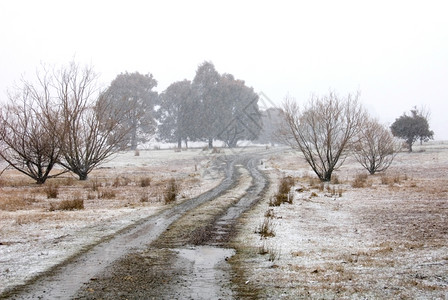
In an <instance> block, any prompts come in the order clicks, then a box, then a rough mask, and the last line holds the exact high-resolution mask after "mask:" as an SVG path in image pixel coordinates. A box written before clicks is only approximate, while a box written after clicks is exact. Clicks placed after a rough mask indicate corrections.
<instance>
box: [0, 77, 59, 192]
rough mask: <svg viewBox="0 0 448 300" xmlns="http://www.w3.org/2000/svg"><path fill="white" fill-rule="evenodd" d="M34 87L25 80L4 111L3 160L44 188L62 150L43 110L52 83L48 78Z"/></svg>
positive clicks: (0, 125) (0, 113)
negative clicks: (43, 185)
mask: <svg viewBox="0 0 448 300" xmlns="http://www.w3.org/2000/svg"><path fill="white" fill-rule="evenodd" d="M37 79H38V80H37V82H38V83H39V84H37V85H33V84H31V83H29V82H27V81H25V80H22V87H20V88H19V87H18V88H17V89H16V91H15V93H14V94H12V93H11V94H9V103H7V104H6V105H5V106H3V108H2V110H0V140H1V141H2V143H1V144H0V156H1V157H2V158H3V159H4V160H5V161H6V162H7V163H8V164H9V166H11V167H12V168H14V169H16V170H17V171H19V172H21V173H22V174H25V175H26V176H29V177H30V178H32V179H34V180H35V181H36V183H38V184H43V183H45V181H46V180H47V179H48V178H52V177H56V176H58V175H60V174H62V173H64V172H65V171H62V172H59V173H54V174H53V175H50V172H51V170H52V169H53V167H54V166H55V164H56V163H57V162H58V160H59V155H60V147H59V144H58V140H57V139H56V138H55V135H54V132H53V131H52V130H51V128H50V126H49V121H48V120H47V119H46V118H44V117H43V116H45V113H44V111H43V109H44V108H45V105H46V104H47V103H48V102H49V101H50V99H51V95H50V94H49V90H50V88H51V82H50V80H49V78H48V74H47V73H45V74H44V75H41V76H39V75H38V78H37Z"/></svg>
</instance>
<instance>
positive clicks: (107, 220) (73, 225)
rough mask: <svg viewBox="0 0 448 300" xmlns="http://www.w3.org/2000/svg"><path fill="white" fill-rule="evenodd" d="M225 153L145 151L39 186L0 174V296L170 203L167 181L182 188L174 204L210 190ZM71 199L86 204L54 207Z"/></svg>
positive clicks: (218, 177)
mask: <svg viewBox="0 0 448 300" xmlns="http://www.w3.org/2000/svg"><path fill="white" fill-rule="evenodd" d="M225 154H226V152H225V151H223V152H222V153H220V154H212V153H211V152H210V151H202V150H200V149H189V150H187V151H181V152H176V151H174V150H158V151H154V150H152V151H146V150H141V151H139V156H136V155H135V153H134V152H123V153H120V154H119V155H117V156H115V157H113V158H112V159H111V160H110V161H109V162H107V163H105V164H104V165H102V166H101V167H100V168H98V169H96V170H94V171H93V172H92V173H91V174H90V175H89V180H87V181H85V182H80V181H78V180H77V179H76V178H74V177H71V176H69V175H67V176H65V177H63V178H57V179H52V180H49V181H48V182H47V183H46V184H45V185H44V186H42V187H39V186H36V185H35V184H34V183H32V181H30V180H29V179H28V178H26V177H24V176H23V175H21V174H19V173H18V172H16V171H13V170H7V171H6V172H5V173H4V174H3V175H2V177H1V178H0V190H1V194H0V294H1V293H2V292H3V291H5V290H6V289H7V288H10V287H12V286H15V285H18V284H23V283H25V282H26V280H29V279H30V278H32V277H33V276H34V275H36V274H37V273H40V272H44V271H46V270H48V269H49V268H51V267H52V266H54V265H56V264H58V263H60V262H63V261H64V260H66V259H68V258H70V257H71V256H73V255H75V254H76V253H78V252H79V251H81V250H82V249H85V248H86V247H88V246H89V245H93V244H95V243H98V242H99V241H101V240H102V239H104V238H105V237H107V236H110V235H112V234H114V233H116V232H118V231H119V230H121V229H123V228H126V227H127V226H129V225H131V224H133V223H135V222H137V221H138V220H140V219H142V218H146V217H148V216H150V215H153V214H155V213H157V212H159V211H160V210H162V209H164V208H165V207H167V206H166V205H165V204H164V202H163V196H162V194H163V190H164V188H165V186H166V182H167V181H168V179H169V178H175V179H176V180H177V183H178V185H179V195H178V200H177V201H183V200H185V199H188V198H191V197H194V196H197V195H199V194H201V193H203V192H205V191H207V190H209V189H211V188H213V187H214V186H216V185H217V184H219V182H220V181H221V179H222V178H223V174H220V173H219V172H217V170H216V168H215V167H214V160H215V159H216V158H217V155H225ZM143 182H146V183H147V184H149V186H145V187H143V186H142V183H143ZM50 186H56V187H57V190H58V193H59V194H58V197H57V198H56V199H47V197H46V189H47V188H48V187H50ZM74 199H82V200H83V202H84V209H81V210H72V211H68V210H58V209H57V207H58V205H59V204H60V203H61V202H62V201H64V200H74ZM52 207H53V209H52ZM54 208H56V209H54Z"/></svg>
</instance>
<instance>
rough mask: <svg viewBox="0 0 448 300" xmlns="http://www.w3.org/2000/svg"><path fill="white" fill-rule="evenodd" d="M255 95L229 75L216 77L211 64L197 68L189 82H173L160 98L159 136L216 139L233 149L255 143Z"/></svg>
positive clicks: (258, 125)
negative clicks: (245, 141)
mask: <svg viewBox="0 0 448 300" xmlns="http://www.w3.org/2000/svg"><path fill="white" fill-rule="evenodd" d="M258 100H259V97H258V95H257V94H256V93H255V92H254V90H253V88H249V87H247V86H246V85H245V82H244V81H242V80H239V79H235V78H234V77H233V75H231V74H222V75H221V74H219V73H218V72H217V71H216V69H215V67H214V65H213V64H212V63H211V62H204V63H202V64H201V65H199V67H198V69H197V71H196V75H195V77H194V79H193V80H192V81H189V80H184V81H179V82H174V83H173V84H171V85H170V86H169V87H168V88H167V89H166V90H165V91H164V92H163V93H162V94H161V95H160V108H159V122H160V126H159V137H160V138H161V139H162V140H164V141H168V142H176V143H177V145H178V147H179V148H180V147H181V145H182V142H184V143H185V145H188V141H206V142H208V146H209V148H212V147H213V141H214V140H215V139H217V140H221V141H223V142H225V144H226V145H227V146H228V147H236V146H237V143H238V141H240V140H243V139H244V140H255V139H256V138H257V137H258V135H259V133H260V130H261V127H262V126H261V114H260V111H259V108H258Z"/></svg>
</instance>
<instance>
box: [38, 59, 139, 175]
mask: <svg viewBox="0 0 448 300" xmlns="http://www.w3.org/2000/svg"><path fill="white" fill-rule="evenodd" d="M54 74H55V84H54V86H55V89H56V94H57V97H56V101H57V102H56V103H55V105H54V106H55V107H56V108H57V111H55V110H54V109H51V110H48V111H44V114H45V116H46V117H47V118H50V117H52V119H54V115H56V116H57V119H58V120H57V121H56V123H55V126H56V125H57V130H56V131H55V134H56V136H57V139H58V145H59V146H60V149H61V157H62V159H60V160H59V164H61V165H62V166H63V167H64V168H66V169H67V170H70V171H71V172H73V173H74V174H76V175H78V177H79V179H80V180H86V179H87V176H88V174H89V173H90V172H91V171H92V170H93V169H94V168H95V167H97V166H98V165H100V164H101V163H103V162H104V161H105V160H106V159H108V158H109V157H110V156H111V155H112V154H113V153H115V151H116V150H119V147H120V145H121V144H122V141H123V140H124V138H125V136H126V135H127V134H128V132H129V130H130V128H125V127H124V126H122V121H124V119H125V118H126V114H127V112H129V111H130V110H132V105H121V106H118V107H117V106H112V105H110V99H109V96H110V95H109V94H108V93H100V92H99V90H98V88H97V84H96V82H97V75H96V74H95V73H94V71H93V69H92V68H89V67H85V68H80V67H79V66H78V65H77V64H76V63H74V62H71V63H70V64H69V65H68V67H65V68H64V67H63V68H61V69H60V70H57V71H55V72H54Z"/></svg>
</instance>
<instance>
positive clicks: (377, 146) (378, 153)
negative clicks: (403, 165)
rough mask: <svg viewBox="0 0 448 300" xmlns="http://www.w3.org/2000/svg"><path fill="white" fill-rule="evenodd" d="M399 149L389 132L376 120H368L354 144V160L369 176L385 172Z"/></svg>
mask: <svg viewBox="0 0 448 300" xmlns="http://www.w3.org/2000/svg"><path fill="white" fill-rule="evenodd" d="M399 149H400V145H399V143H398V142H397V141H396V140H395V139H394V137H393V136H392V133H391V132H390V130H389V129H388V128H387V127H385V126H384V125H381V124H380V123H379V122H378V120H376V119H369V120H368V121H366V122H365V124H364V126H363V127H362V129H361V132H360V133H359V138H358V140H357V141H356V142H355V144H354V155H355V158H356V160H357V161H358V162H359V163H360V164H361V165H362V166H363V167H364V168H365V169H366V170H367V171H369V173H370V174H375V173H376V172H381V171H385V170H386V169H387V168H389V166H390V165H391V164H392V162H393V160H394V158H395V156H396V155H397V153H398V151H399Z"/></svg>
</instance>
